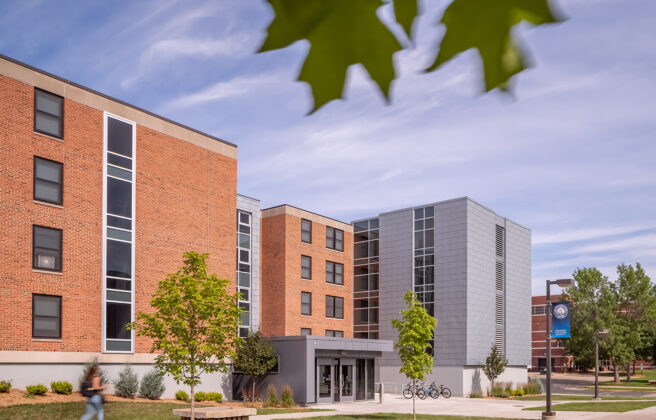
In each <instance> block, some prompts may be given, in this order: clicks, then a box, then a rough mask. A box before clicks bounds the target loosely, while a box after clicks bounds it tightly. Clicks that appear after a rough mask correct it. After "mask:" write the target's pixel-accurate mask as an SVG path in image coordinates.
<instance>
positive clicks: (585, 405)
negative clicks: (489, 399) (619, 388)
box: [524, 401, 656, 413]
mask: <svg viewBox="0 0 656 420" xmlns="http://www.w3.org/2000/svg"><path fill="white" fill-rule="evenodd" d="M653 406H656V401H621V402H576V403H563V404H554V405H552V406H551V409H552V410H553V411H593V412H596V411H602V412H609V413H624V412H626V411H633V410H642V409H643V408H647V407H653ZM524 410H531V411H544V410H546V407H531V408H525V409H524Z"/></svg>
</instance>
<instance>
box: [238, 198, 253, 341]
mask: <svg viewBox="0 0 656 420" xmlns="http://www.w3.org/2000/svg"><path fill="white" fill-rule="evenodd" d="M252 219H253V218H252V215H251V214H250V213H248V212H245V211H242V210H237V267H236V269H237V279H238V280H237V291H238V292H240V293H241V297H240V298H239V307H240V308H241V309H242V312H241V314H240V318H239V336H240V337H242V338H245V337H248V334H249V331H250V326H251V311H250V295H251V274H250V273H251V235H252V233H251V225H252V223H253V220H252Z"/></svg>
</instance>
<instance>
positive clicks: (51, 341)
mask: <svg viewBox="0 0 656 420" xmlns="http://www.w3.org/2000/svg"><path fill="white" fill-rule="evenodd" d="M32 341H41V342H46V343H62V342H63V341H64V340H62V339H61V338H32Z"/></svg>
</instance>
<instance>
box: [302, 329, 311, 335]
mask: <svg viewBox="0 0 656 420" xmlns="http://www.w3.org/2000/svg"><path fill="white" fill-rule="evenodd" d="M301 335H312V328H301Z"/></svg>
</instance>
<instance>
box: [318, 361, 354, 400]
mask: <svg viewBox="0 0 656 420" xmlns="http://www.w3.org/2000/svg"><path fill="white" fill-rule="evenodd" d="M356 378H357V377H356V369H355V359H345V358H344V359H323V358H317V388H316V389H317V402H318V403H333V402H353V401H355V388H356V385H355V384H356Z"/></svg>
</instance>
